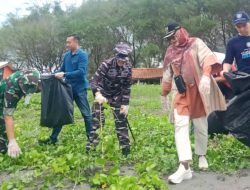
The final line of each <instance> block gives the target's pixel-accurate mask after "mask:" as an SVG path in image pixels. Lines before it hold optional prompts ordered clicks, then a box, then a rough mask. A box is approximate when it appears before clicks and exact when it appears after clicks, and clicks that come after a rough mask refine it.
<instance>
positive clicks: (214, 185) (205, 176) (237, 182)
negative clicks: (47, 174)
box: [0, 167, 250, 190]
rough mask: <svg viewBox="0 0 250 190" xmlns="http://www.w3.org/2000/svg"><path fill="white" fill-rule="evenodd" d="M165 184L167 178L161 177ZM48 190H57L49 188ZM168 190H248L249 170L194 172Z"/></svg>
mask: <svg viewBox="0 0 250 190" xmlns="http://www.w3.org/2000/svg"><path fill="white" fill-rule="evenodd" d="M20 174H21V175H26V176H32V175H33V171H32V170H30V171H25V170H24V171H20V172H17V173H16V174H10V175H8V174H7V173H4V172H3V173H1V174H0V184H1V183H2V182H3V181H4V180H8V179H10V178H13V177H15V175H20ZM121 175H131V176H132V175H136V174H135V171H134V170H133V168H132V167H122V168H121ZM163 179H164V180H165V181H166V183H168V182H167V176H165V177H163ZM66 184H67V185H66V186H65V187H64V188H62V189H63V190H69V189H74V190H90V189H91V188H90V186H89V185H88V184H82V185H74V184H72V183H70V182H69V183H66ZM26 189H27V190H33V189H37V187H36V188H32V187H30V188H26ZM49 189H58V188H55V187H51V188H49ZM169 189H170V190H250V169H246V170H242V171H239V172H237V173H236V174H234V175H230V176H229V175H223V174H219V173H214V172H194V173H193V179H192V180H188V181H184V182H182V183H181V184H177V185H172V184H169Z"/></svg>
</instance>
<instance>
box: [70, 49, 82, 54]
mask: <svg viewBox="0 0 250 190" xmlns="http://www.w3.org/2000/svg"><path fill="white" fill-rule="evenodd" d="M79 52H80V48H78V49H77V50H76V51H75V52H72V51H70V54H71V55H72V56H73V55H78V54H79Z"/></svg>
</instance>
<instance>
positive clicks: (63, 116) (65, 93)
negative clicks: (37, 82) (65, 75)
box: [40, 76, 74, 128]
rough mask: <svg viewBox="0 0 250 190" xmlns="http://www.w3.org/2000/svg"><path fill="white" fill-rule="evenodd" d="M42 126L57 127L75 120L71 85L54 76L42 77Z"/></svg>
mask: <svg viewBox="0 0 250 190" xmlns="http://www.w3.org/2000/svg"><path fill="white" fill-rule="evenodd" d="M41 85H42V92H41V93H42V96H41V103H42V109H41V121H40V125H41V126H46V127H50V128H52V127H55V126H62V125H67V124H72V123H73V122H74V116H73V115H74V107H73V93H72V89H71V86H70V85H69V84H67V83H65V82H64V81H62V80H59V79H56V78H55V77H54V76H45V77H42V78H41Z"/></svg>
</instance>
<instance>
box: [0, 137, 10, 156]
mask: <svg viewBox="0 0 250 190" xmlns="http://www.w3.org/2000/svg"><path fill="white" fill-rule="evenodd" d="M7 150H8V148H7V145H6V143H5V141H4V140H2V139H0V153H2V154H5V153H6V152H7Z"/></svg>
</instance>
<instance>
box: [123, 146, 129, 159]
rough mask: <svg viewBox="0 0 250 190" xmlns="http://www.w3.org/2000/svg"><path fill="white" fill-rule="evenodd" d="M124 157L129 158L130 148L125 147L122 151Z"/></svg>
mask: <svg viewBox="0 0 250 190" xmlns="http://www.w3.org/2000/svg"><path fill="white" fill-rule="evenodd" d="M122 154H123V156H126V157H127V156H128V155H129V154H130V147H125V148H123V149H122Z"/></svg>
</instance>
